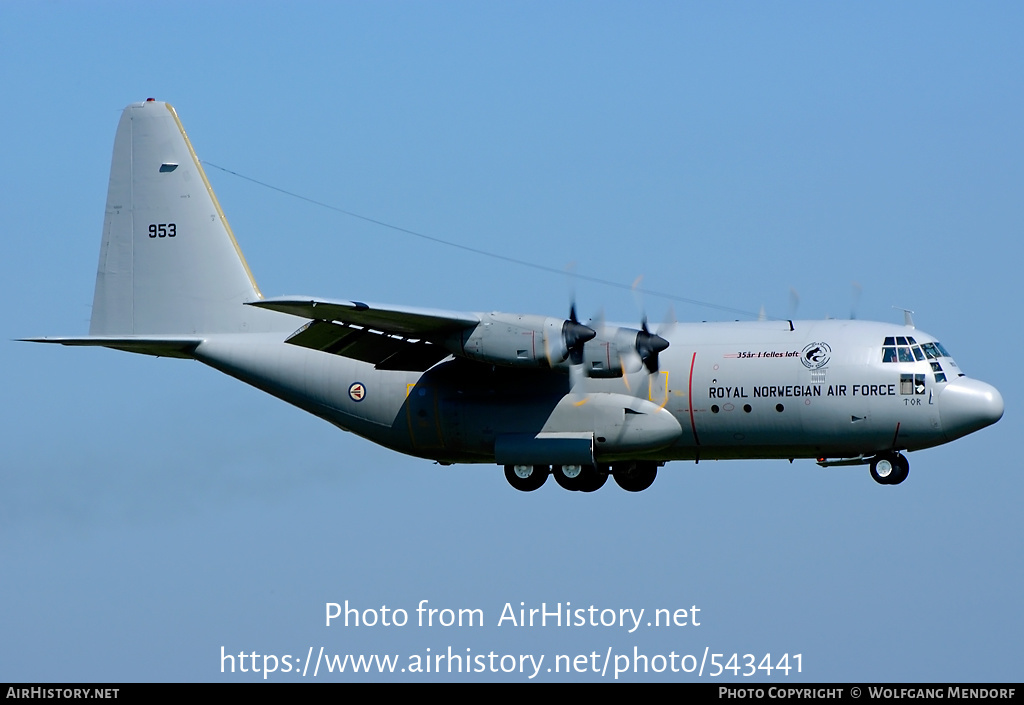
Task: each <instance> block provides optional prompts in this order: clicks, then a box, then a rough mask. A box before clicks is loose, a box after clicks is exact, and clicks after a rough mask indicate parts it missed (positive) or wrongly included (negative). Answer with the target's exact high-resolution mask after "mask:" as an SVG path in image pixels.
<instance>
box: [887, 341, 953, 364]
mask: <svg viewBox="0 0 1024 705" xmlns="http://www.w3.org/2000/svg"><path fill="white" fill-rule="evenodd" d="M940 357H951V355H950V354H949V353H948V352H947V351H946V349H945V348H944V347H942V343H938V342H935V343H921V344H920V345H918V343H917V341H916V340H914V338H913V337H912V336H909V335H908V336H889V337H887V338H886V339H885V342H884V343H883V346H882V362H922V361H923V360H938V359H939V358H940Z"/></svg>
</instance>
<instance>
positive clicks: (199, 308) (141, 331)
mask: <svg viewBox="0 0 1024 705" xmlns="http://www.w3.org/2000/svg"><path fill="white" fill-rule="evenodd" d="M260 298H262V296H261V294H260V292H259V289H258V288H257V287H256V282H255V281H254V280H253V278H252V273H251V272H250V271H249V266H248V265H247V264H246V262H245V258H244V257H243V256H242V251H241V250H240V249H239V247H238V243H237V242H236V241H235V236H234V234H233V233H232V232H231V228H230V226H229V225H228V221H227V219H226V218H225V217H224V213H223V212H222V211H221V208H220V204H219V203H217V197H216V196H215V195H214V193H213V189H212V188H211V187H210V182H209V181H208V180H207V178H206V174H205V173H204V172H203V168H202V166H200V164H199V159H198V158H197V157H196V154H195V151H193V149H192V145H191V143H190V142H189V139H188V136H187V135H186V134H185V129H184V128H183V127H182V125H181V121H180V120H179V119H178V115H177V113H175V111H174V108H172V107H171V106H170V105H168V104H167V103H162V102H159V101H155V100H153V99H150V100H148V101H146V102H144V103H133V104H131V105H129V106H128V107H127V108H125V110H124V113H122V115H121V121H120V123H119V124H118V127H117V136H116V137H115V138H114V156H113V159H112V161H111V165H110V186H109V189H108V191H107V208H106V218H105V220H104V223H103V242H102V245H101V248H100V261H99V269H98V271H97V273H96V292H95V295H94V299H93V308H92V320H91V322H90V326H89V335H90V336H126V335H154V334H160V335H167V334H177V335H191V334H197V333H230V332H242V331H246V330H253V327H252V326H250V319H258V318H262V314H263V313H264V312H262V311H257V310H256V309H253V308H252V307H250V306H244V305H243V304H244V303H246V302H250V301H255V300H258V299H260ZM254 312H256V315H254Z"/></svg>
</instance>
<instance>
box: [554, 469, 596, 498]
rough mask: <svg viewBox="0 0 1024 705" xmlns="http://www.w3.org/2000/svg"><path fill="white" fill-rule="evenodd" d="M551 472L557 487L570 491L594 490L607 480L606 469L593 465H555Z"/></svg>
mask: <svg viewBox="0 0 1024 705" xmlns="http://www.w3.org/2000/svg"><path fill="white" fill-rule="evenodd" d="M551 474H552V475H554V476H555V482H557V483H558V485H559V487H561V488H563V489H566V490H569V491H571V492H594V491H596V490H599V489H601V487H602V486H604V483H605V482H607V480H608V473H607V471H603V472H602V470H600V469H598V468H596V467H594V466H593V465H556V466H555V467H554V469H553V470H552V471H551Z"/></svg>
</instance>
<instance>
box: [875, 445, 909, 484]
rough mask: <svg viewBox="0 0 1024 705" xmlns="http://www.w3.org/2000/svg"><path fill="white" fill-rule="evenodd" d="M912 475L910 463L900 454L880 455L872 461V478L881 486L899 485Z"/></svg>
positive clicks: (886, 453) (890, 452)
mask: <svg viewBox="0 0 1024 705" xmlns="http://www.w3.org/2000/svg"><path fill="white" fill-rule="evenodd" d="M909 474H910V462H909V461H908V460H907V459H906V458H905V457H903V456H902V455H901V454H900V453H898V452H894V451H887V452H885V453H879V454H878V455H876V456H875V457H874V459H873V460H872V461H871V478H872V479H873V480H874V481H875V482H877V483H878V484H880V485H898V484H900V483H901V482H903V481H904V480H906V479H907V475H909Z"/></svg>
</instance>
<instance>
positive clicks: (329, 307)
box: [24, 98, 1003, 492]
mask: <svg viewBox="0 0 1024 705" xmlns="http://www.w3.org/2000/svg"><path fill="white" fill-rule="evenodd" d="M24 340H27V341H31V342H44V343H58V344H61V345H69V346H102V347H107V348H113V349H116V350H123V351H127V352H132V353H139V354H144V355H153V356H159V357H175V358H185V359H193V360H198V361H199V362H201V363H203V364H205V365H208V366H210V367H212V368H214V369H216V370H219V371H221V372H224V373H226V374H228V375H231V376H232V377H235V378H237V379H239V380H241V381H243V382H245V383H247V384H250V385H252V386H254V387H257V388H259V389H261V390H263V391H265V392H268V393H270V394H272V395H274V396H276V397H278V398H280V399H282V400H284V401H286V402H288V403H290V404H293V405H295V406H297V407H299V408H301V409H304V410H305V411H308V412H310V413H312V414H314V415H316V416H318V417H320V418H322V419H324V420H326V421H328V422H330V423H332V424H334V425H335V426H338V427H339V428H341V429H344V430H347V431H351V432H353V433H356V434H358V435H360V436H362V437H364V438H366V439H368V440H370V441H372V442H374V443H378V444H380V445H382V446H385V447H387V448H390V449H392V450H395V451H398V452H401V453H405V454H408V455H411V456H416V457H420V458H425V459H429V460H433V461H436V462H437V463H439V464H441V465H450V464H454V463H476V464H496V465H498V466H500V467H503V469H504V473H505V477H506V479H507V481H508V483H509V484H510V485H511V486H512V487H514V488H515V489H517V490H521V491H525V492H529V491H533V490H536V489H538V488H540V487H541V486H542V485H543V484H544V483H545V481H546V480H547V478H548V476H549V475H552V476H554V479H555V481H556V482H557V484H558V485H560V486H561V487H563V488H565V489H567V490H573V491H582V492H592V491H595V490H597V489H599V488H600V487H601V486H602V485H604V483H605V482H606V480H607V479H608V477H609V476H611V477H613V478H614V480H615V482H616V483H617V484H618V485H619V486H620V487H621V488H623V489H624V490H627V491H630V492H639V491H642V490H645V489H647V488H648V487H650V486H651V484H652V483H653V482H654V480H655V477H656V476H657V473H658V469H659V468H661V467H664V466H665V464H666V463H668V462H670V461H675V460H686V461H694V462H700V461H702V460H704V461H707V460H719V459H736V458H748V459H789V460H790V462H792V461H793V460H794V459H796V458H811V459H816V460H817V462H818V464H819V465H821V466H845V465H867V466H868V467H869V470H870V474H871V477H872V478H874V480H875V481H876V482H878V483H879V484H882V485H898V484H900V483H901V482H903V481H904V480H905V479H906V478H907V476H908V473H909V469H910V464H909V462H908V460H907V458H906V456H905V455H904V452H909V451H915V450H919V449H922V448H929V447H933V446H937V445H941V444H944V443H948V442H950V441H953V440H955V439H957V438H960V437H962V436H965V435H967V434H970V433H973V432H975V431H977V430H979V429H982V428H984V427H986V426H989V425H991V424H994V423H995V422H996V421H998V420H999V419H1000V418H1001V416H1002V414H1003V398H1002V396H1001V395H1000V394H999V391H998V390H997V389H996V388H995V387H993V386H991V385H989V384H986V383H984V382H981V381H978V380H975V379H971V378H969V377H967V376H966V375H964V373H962V372H961V371H960V368H959V366H958V365H957V364H956V362H955V361H954V360H953V358H952V356H951V355H950V354H949V352H948V351H947V350H946V348H945V347H944V346H943V345H942V344H941V343H939V341H938V340H936V339H935V338H934V337H933V336H931V335H928V334H926V333H923V332H921V331H919V330H917V329H916V328H915V327H914V325H913V321H912V319H911V317H910V314H909V313H907V314H906V315H905V318H904V322H903V325H899V324H895V323H893V324H889V323H880V322H869V321H859V320H828V319H826V320H820V321H793V320H758V321H749V322H721V323H707V322H704V323H670V324H667V325H666V326H665V327H664V328H663V329H659V330H658V331H656V332H651V330H650V329H649V327H648V325H647V321H646V318H644V320H643V321H642V323H641V325H640V327H639V328H635V327H629V326H622V325H613V324H608V323H604V322H603V321H597V322H595V321H590V322H588V323H586V324H585V323H582V322H580V321H579V319H578V317H577V315H576V310H575V305H574V304H573V305H572V306H571V307H570V311H569V316H568V318H558V317H550V316H542V315H527V314H510V313H499V312H482V313H481V312H478V313H464V312H453V311H444V310H436V309H429V308H418V307H409V306H393V305H380V304H373V303H365V302H362V301H354V300H353V301H346V300H333V299H323V298H317V297H312V296H284V297H274V298H266V297H264V296H263V294H262V293H261V292H260V290H259V288H258V287H257V285H256V282H255V279H254V278H253V275H252V273H251V272H250V270H249V266H248V265H247V264H246V261H245V258H244V256H243V255H242V251H241V249H240V248H239V246H238V242H237V241H236V239H235V236H234V234H233V232H232V230H231V228H230V226H229V225H228V221H227V218H226V217H225V216H224V212H223V211H222V210H221V207H220V204H219V203H218V201H217V198H216V196H215V195H214V192H213V188H212V187H211V186H210V182H209V180H208V179H207V177H206V174H205V173H204V170H203V167H202V165H201V163H200V160H199V159H198V157H197V156H196V153H195V151H194V149H193V148H192V144H191V142H190V141H189V138H188V136H187V135H186V133H185V129H184V127H183V126H182V123H181V120H180V119H179V118H178V114H177V112H176V111H175V110H174V108H173V107H171V106H170V105H169V104H167V103H164V102H160V101H156V100H154V99H152V98H150V99H148V100H146V101H143V102H138V103H132V104H131V105H129V106H127V107H126V108H125V109H124V112H123V113H122V115H121V118H120V122H119V124H118V128H117V133H116V136H115V139H114V150H113V158H112V161H111V168H110V183H109V189H108V194H107V203H106V215H105V219H104V225H103V234H102V241H101V247H100V258H99V266H98V271H97V274H96V287H95V292H94V299H93V306H92V317H91V320H90V326H89V334H88V335H87V336H85V337H59V338H54V337H48V338H27V339H24Z"/></svg>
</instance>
